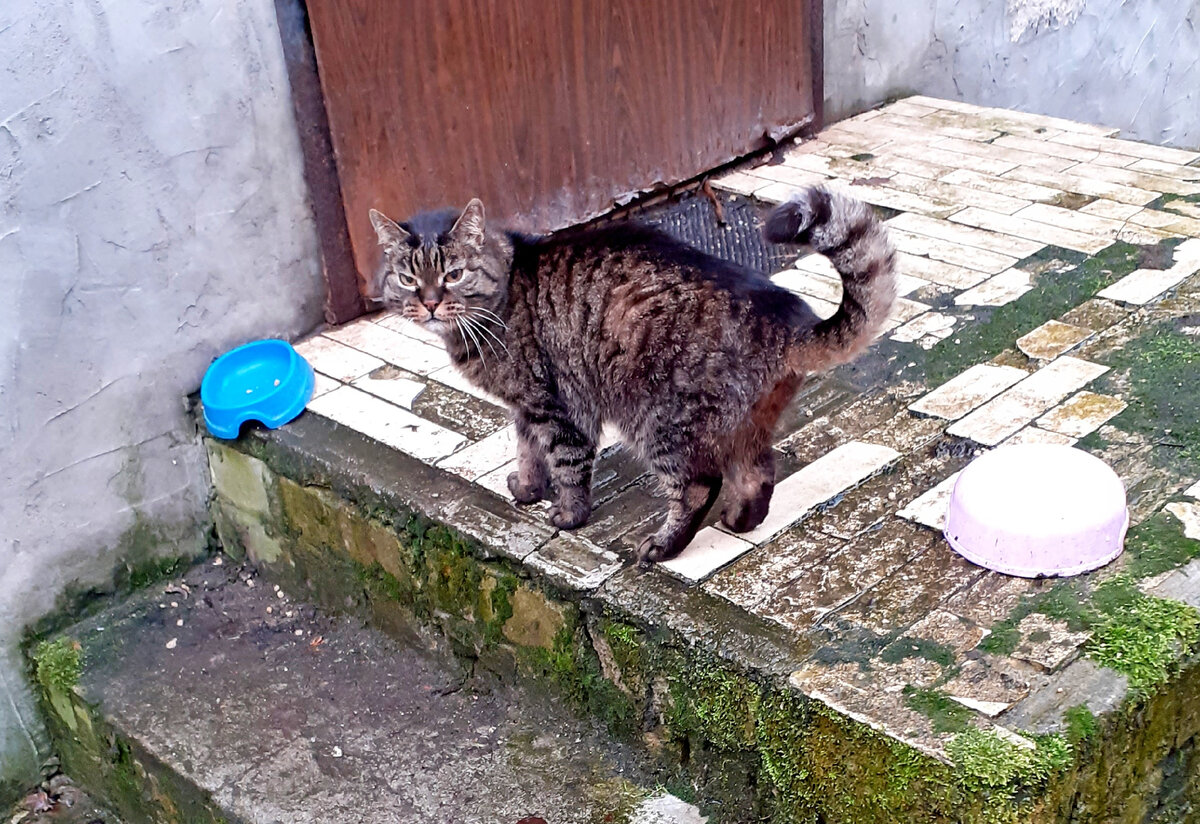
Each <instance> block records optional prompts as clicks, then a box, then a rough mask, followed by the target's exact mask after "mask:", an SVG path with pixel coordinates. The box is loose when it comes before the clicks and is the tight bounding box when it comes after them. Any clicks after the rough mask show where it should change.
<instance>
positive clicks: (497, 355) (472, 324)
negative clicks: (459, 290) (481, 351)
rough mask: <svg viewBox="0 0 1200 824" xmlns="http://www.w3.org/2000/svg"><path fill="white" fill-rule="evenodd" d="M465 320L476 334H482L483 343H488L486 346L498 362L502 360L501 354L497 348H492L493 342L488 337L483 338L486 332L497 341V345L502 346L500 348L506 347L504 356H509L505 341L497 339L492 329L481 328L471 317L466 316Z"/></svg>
mask: <svg viewBox="0 0 1200 824" xmlns="http://www.w3.org/2000/svg"><path fill="white" fill-rule="evenodd" d="M463 319H464V320H465V321H466V323H467V325H468V326H470V327H471V328H472V329H474V330H475V331H476V332H479V333H480V336H481V337H482V338H483V342H484V343H486V344H487V345H488V349H491V350H492V355H493V356H494V357H495V358H496V359H497V360H499V358H500V353H499V352H497V351H496V347H494V346H492V341H491V340H488V338H487V337H485V336H483V333H485V332H486V333H487V335H490V336H491V338H492V339H493V340H495V341H496V342H497V343H499V344H500V346H502V347H504V354H506V355H507V354H508V347H505V346H504V341H502V340H500V339H499V338H497V337H496V336H495V335H494V334H493V333H492V331H491V330H490V329H488V328H487V327H485V326H480V325H479V324H478V323H477V322H475V321H474V320H472V319H471V318H470V317H466V316H464V317H463Z"/></svg>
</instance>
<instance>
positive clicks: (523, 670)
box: [38, 416, 1200, 824]
mask: <svg viewBox="0 0 1200 824" xmlns="http://www.w3.org/2000/svg"><path fill="white" fill-rule="evenodd" d="M209 446H210V453H211V456H212V458H213V459H214V460H222V461H231V462H233V463H234V464H239V465H240V466H241V470H244V471H240V472H239V478H240V479H241V480H245V479H246V478H247V477H250V478H257V479H258V480H257V481H256V483H261V490H260V491H261V493H262V494H261V495H256V496H254V498H253V500H252V501H251V503H252V504H253V505H252V506H247V505H246V501H245V500H240V499H234V498H231V497H229V496H228V495H226V494H223V492H222V489H221V488H220V484H218V489H217V492H216V495H215V496H214V504H213V505H214V518H215V520H216V522H217V524H218V529H219V531H220V535H221V538H222V541H223V543H224V545H225V549H226V551H227V552H229V553H231V554H234V555H237V554H240V553H244V554H246V555H248V556H249V557H250V558H251V560H252V561H254V563H255V564H256V565H257V566H258V568H259V569H260V571H261V572H262V574H264V575H265V576H267V577H269V578H271V579H273V580H274V581H275V582H276V583H279V584H281V585H282V586H284V587H285V588H286V589H287V590H288V591H289V593H292V594H294V595H296V596H298V597H300V598H303V599H306V600H309V601H312V602H314V603H316V604H319V605H321V606H323V607H324V608H326V609H330V610H335V611H343V612H347V611H348V612H353V613H356V614H359V615H362V616H364V617H365V618H366V619H367V620H369V621H370V622H371V623H372V624H373V625H375V626H377V627H379V628H381V629H383V630H384V631H387V632H389V633H391V634H393V635H396V636H401V637H404V636H407V635H409V634H411V633H414V632H418V631H419V632H424V631H427V630H428V628H429V627H431V626H432V627H435V628H436V629H437V630H438V631H440V632H441V633H442V634H443V635H444V636H445V637H446V638H447V639H448V641H449V643H450V645H451V646H452V648H453V649H454V650H455V651H456V652H457V653H458V654H459V655H460V656H462V657H463V658H467V659H470V660H471V661H472V662H473V663H474V664H475V665H476V666H482V667H485V668H488V669H490V670H493V671H495V672H497V673H499V674H501V675H502V676H504V677H515V678H524V679H527V680H528V681H529V682H530V683H534V684H540V685H543V686H544V688H545V689H548V690H552V691H554V692H555V694H557V695H562V696H565V697H566V698H568V699H569V700H570V701H571V702H572V703H573V704H575V705H576V706H577V707H578V708H579V709H580V710H581V711H583V712H587V713H590V714H593V715H596V716H599V717H602V718H603V719H605V720H606V721H607V723H608V725H609V727H610V729H611V730H612V731H613V732H614V734H617V735H620V736H623V737H626V738H629V739H632V740H640V741H641V742H643V743H644V745H645V746H646V747H647V748H649V749H650V750H651V751H652V752H654V753H656V754H657V755H658V757H659V763H660V765H661V781H662V783H663V785H664V786H667V787H670V788H672V790H673V791H676V792H677V793H678V794H682V795H684V796H686V797H688V798H689V799H694V800H695V801H696V802H697V803H699V804H700V805H701V807H702V808H703V810H704V811H705V813H706V814H708V815H710V816H711V818H710V821H711V822H712V824H722V822H726V823H729V824H733V823H736V822H743V821H772V822H779V823H780V824H783V822H789V823H790V822H798V823H802V824H816V823H817V822H829V823H830V824H831V823H832V822H849V824H858V823H859V822H878V821H904V822H922V821H929V822H934V821H950V820H952V821H957V822H989V823H990V822H1017V821H1020V822H1047V824H1048V823H1049V822H1059V821H1108V820H1115V819H1113V818H1111V814H1110V812H1109V809H1110V802H1111V800H1112V799H1113V798H1118V797H1120V798H1128V799H1129V801H1128V803H1127V805H1126V808H1125V810H1124V812H1123V815H1125V816H1126V817H1125V818H1123V819H1121V820H1130V821H1148V822H1154V821H1161V822H1167V821H1171V820H1173V819H1171V818H1164V817H1162V811H1164V810H1176V809H1181V807H1180V805H1181V804H1193V803H1198V802H1200V798H1198V797H1197V796H1198V795H1200V788H1197V787H1196V786H1193V784H1194V783H1195V782H1191V783H1189V782H1188V781H1187V780H1186V776H1187V775H1188V774H1189V771H1188V770H1186V769H1185V770H1182V771H1181V770H1180V769H1179V767H1178V765H1180V764H1189V763H1192V761H1193V759H1195V758H1196V757H1197V755H1196V754H1195V746H1194V742H1195V741H1196V740H1197V736H1200V695H1198V694H1197V693H1200V677H1197V676H1200V661H1198V660H1197V659H1196V658H1195V657H1190V658H1188V659H1187V660H1185V661H1183V662H1182V663H1181V664H1179V665H1178V666H1175V667H1172V668H1171V669H1170V674H1169V676H1168V680H1167V681H1159V682H1156V683H1155V684H1154V686H1152V687H1150V688H1148V689H1146V690H1144V691H1143V692H1142V693H1141V694H1140V695H1139V696H1138V697H1137V698H1136V699H1135V701H1134V702H1132V703H1130V704H1128V705H1127V706H1126V707H1125V708H1124V709H1123V710H1122V711H1121V712H1119V713H1110V714H1108V715H1106V716H1102V717H1099V718H1094V717H1091V716H1090V715H1087V716H1085V714H1084V713H1083V712H1082V711H1077V712H1075V713H1073V715H1072V717H1071V719H1070V721H1071V726H1070V729H1069V730H1065V731H1064V732H1065V734H1064V735H1062V736H1057V735H1056V736H1046V737H1037V738H1035V739H1034V749H1033V750H1032V751H1029V750H1027V749H1026V748H1023V747H1020V746H1018V745H1014V744H1012V743H1011V742H1010V741H1009V740H1008V739H1004V738H998V737H997V736H996V735H995V734H994V733H992V732H989V731H987V730H985V729H981V728H980V726H977V722H974V721H973V718H961V717H955V718H952V719H949V720H948V721H947V723H949V724H950V725H951V727H952V731H953V732H954V733H956V734H957V737H955V738H954V739H953V740H952V743H951V745H950V746H949V747H948V752H949V754H950V755H951V756H952V758H951V759H950V760H952V761H953V762H954V763H947V762H946V761H942V760H939V759H936V758H933V757H931V756H930V755H927V754H925V753H922V752H919V751H917V750H915V749H913V748H911V747H909V746H907V745H905V744H903V743H901V742H899V741H897V740H896V739H894V738H891V737H889V736H887V735H884V734H882V733H880V732H877V731H876V730H874V729H872V728H870V727H869V726H867V725H866V724H865V723H862V722H860V721H858V720H855V719H852V718H849V717H847V716H846V715H844V714H842V713H840V712H837V711H835V710H834V709H832V708H831V707H829V706H828V705H826V704H824V703H822V702H821V701H818V700H814V699H810V698H808V697H806V696H805V695H803V694H801V693H800V692H799V691H797V690H796V689H794V688H793V687H791V686H790V685H789V683H788V676H789V675H790V673H791V672H793V671H794V670H795V669H796V668H797V666H798V664H799V663H800V662H801V661H803V660H805V659H806V658H807V657H808V656H809V655H810V654H811V653H812V651H813V647H812V645H811V644H809V643H808V642H806V641H805V640H804V639H797V638H795V637H790V636H789V635H788V634H787V633H783V632H781V631H779V630H778V628H771V627H768V626H765V625H763V626H760V625H757V624H754V623H752V620H753V619H750V618H749V617H748V616H746V615H744V614H742V613H740V612H738V611H737V610H736V609H735V608H734V607H733V606H732V605H730V604H728V603H725V602H723V601H719V599H714V598H710V597H709V596H705V595H704V594H703V593H702V592H700V591H698V590H697V589H695V588H691V589H689V588H687V587H684V586H682V585H681V584H678V585H677V584H676V583H675V582H673V581H670V580H669V579H667V578H665V577H663V576H645V577H643V578H638V577H637V576H636V574H635V573H634V572H633V571H632V570H624V571H622V572H619V573H617V575H615V576H614V577H613V578H611V579H610V580H609V582H608V583H607V584H605V585H604V586H602V587H599V588H591V589H582V590H581V589H577V588H573V587H572V586H570V585H569V584H567V583H564V582H563V581H562V580H561V579H559V578H556V577H555V576H553V575H548V574H545V571H544V569H539V568H538V567H537V566H536V565H531V564H530V563H526V562H523V561H522V552H526V553H527V552H528V551H529V548H528V547H526V548H525V549H520V548H518V547H516V546H515V545H514V544H513V543H512V542H511V541H512V536H513V535H514V534H519V535H524V536H525V537H524V538H522V540H528V541H532V542H535V543H536V542H538V541H541V542H543V543H544V542H546V541H549V540H552V536H551V535H550V534H549V533H548V532H546V531H545V530H543V531H541V532H539V531H538V529H537V527H536V526H533V525H531V523H530V521H522V520H521V519H520V518H519V517H516V516H509V515H507V513H506V515H505V517H511V520H510V521H505V522H504V528H505V530H507V531H501V532H496V533H488V532H487V530H488V529H490V527H489V526H487V524H484V526H483V527H480V525H479V522H478V517H482V518H483V519H484V520H485V521H486V518H487V516H488V514H489V511H490V510H489V507H492V506H494V504H493V503H490V502H489V501H488V500H475V501H474V503H470V502H469V500H468V499H469V498H470V496H471V495H475V496H478V495H480V493H479V492H478V490H473V489H472V488H471V487H470V486H469V485H467V484H465V483H463V482H460V481H458V480H457V479H454V478H450V477H449V476H447V475H445V473H439V472H437V471H436V470H434V469H432V468H430V467H426V466H424V465H421V464H418V463H417V462H415V461H412V462H409V461H407V459H404V458H403V456H394V455H390V454H389V455H388V460H387V461H386V462H384V461H379V460H378V452H377V450H378V447H377V446H376V445H374V444H373V443H371V442H369V441H367V440H365V439H363V438H361V437H360V436H357V435H353V434H351V433H348V432H347V431H346V430H341V429H340V428H338V427H336V425H333V424H330V423H328V422H326V421H322V420H320V419H315V418H311V417H307V416H306V417H305V418H302V419H301V420H300V421H298V422H297V425H293V426H292V427H288V429H287V430H284V431H282V432H275V433H261V432H258V433H252V434H250V435H248V436H245V437H243V438H242V439H241V440H240V441H238V442H236V443H233V444H230V443H218V442H210V445H209ZM381 464H387V465H388V466H389V467H390V468H387V469H385V470H380V469H379V468H378V467H379V466H380V465H381ZM468 505H470V506H475V507H476V508H475V509H473V510H470V517H471V518H472V521H471V523H463V521H462V517H463V516H462V515H461V514H459V513H460V512H461V507H465V506H468ZM499 512H505V510H499ZM499 512H498V513H497V514H499ZM477 516H478V517H477ZM472 530H475V532H474V534H471V531H472ZM521 530H525V532H523V533H522V532H521ZM481 531H482V533H483V534H482V535H481ZM505 540H509V541H510V542H509V543H508V544H507V545H506V544H505V543H504V542H505ZM64 643H68V644H69V643H70V642H69V641H67V642H64ZM59 651H60V652H62V648H59ZM76 652H77V653H78V654H79V656H80V657H79V659H78V660H80V661H82V665H83V666H84V667H86V666H87V650H86V649H83V650H76ZM65 657H67V658H69V656H65ZM66 663H69V661H67V662H66ZM60 670H61V671H62V672H64V673H65V674H66V675H67V676H69V674H70V667H69V666H66V667H58V666H57V665H50V664H47V668H46V673H47V675H46V679H45V680H46V681H48V682H49V684H50V685H53V684H55V683H59V682H60V681H61V682H62V683H60V684H59V686H60V687H61V686H63V685H64V684H65V683H66V682H68V681H69V680H70V679H69V677H67V678H63V679H60V678H59V677H58V675H57V673H59V671H60ZM38 682H39V683H40V684H41V685H42V689H43V697H44V699H45V700H44V706H45V708H46V713H47V716H48V717H49V719H50V724H51V728H52V729H53V731H54V736H55V739H56V741H57V742H58V745H59V750H60V751H61V752H62V753H63V758H64V763H66V764H67V765H68V768H69V769H72V770H77V771H78V772H79V774H80V775H81V776H82V777H83V779H84V781H85V782H86V783H87V784H88V785H89V786H96V787H101V788H105V789H106V790H107V792H106V794H108V795H111V796H112V797H114V799H115V800H116V801H117V802H118V805H120V803H119V802H120V798H122V797H124V798H126V799H130V801H129V803H130V805H131V807H137V805H139V804H140V805H142V808H143V809H144V810H146V811H148V812H143V813H141V814H138V815H134V814H132V813H129V812H127V813H126V814H127V815H128V816H129V818H130V820H131V821H144V820H155V821H176V820H180V821H183V820H187V821H207V820H218V819H217V818H215V816H217V815H219V811H216V810H214V809H213V808H212V807H211V806H205V804H206V803H207V802H206V801H205V799H203V798H199V799H197V797H196V792H197V791H196V790H195V788H190V789H189V788H188V787H173V786H172V785H171V781H172V780H174V779H172V777H171V776H163V775H159V773H158V771H157V766H156V765H155V764H154V763H153V762H152V759H147V758H145V757H144V756H143V755H142V754H139V753H138V751H137V750H136V747H135V745H134V744H133V743H131V742H122V741H121V740H119V738H118V737H117V736H115V735H114V734H113V733H112V730H111V729H109V728H107V727H105V725H104V721H103V719H100V718H98V717H95V713H94V712H93V711H91V710H89V708H87V707H86V706H83V702H82V701H81V699H80V697H79V696H78V695H77V694H76V693H75V692H74V691H73V690H67V691H66V695H65V698H66V701H67V702H68V703H69V704H70V706H71V708H72V712H71V713H69V714H67V713H64V712H62V707H63V701H62V700H57V701H56V700H55V699H53V698H52V697H51V694H52V693H53V692H56V691H59V690H58V688H57V687H55V688H53V689H51V688H50V687H48V686H47V684H46V683H45V682H43V680H42V679H41V678H39V679H38ZM938 698H939V696H938V695H936V694H932V693H931V694H923V695H920V696H914V697H912V700H913V701H914V702H917V703H921V704H923V705H925V704H929V705H931V706H932V705H937V706H940V702H939V701H938V700H937V699H938ZM56 705H57V706H56ZM951 714H952V715H954V713H951ZM64 715H65V716H66V717H65V718H64ZM69 718H73V719H74V721H75V726H74V727H72V726H71V724H70V723H69V722H68V719H69ZM984 726H986V725H984ZM998 742H999V743H998ZM128 762H133V763H134V764H136V765H138V766H135V767H132V768H126V767H124V766H122V765H124V764H127V763H128ZM76 765H79V766H76ZM1172 765H1175V766H1172ZM1181 775H1182V776H1183V777H1180V776H1181ZM135 790H136V791H135ZM121 793H123V795H121ZM185 805H196V806H192V807H189V809H190V810H191V812H189V813H188V814H187V815H180V814H179V813H178V812H177V811H179V810H182V809H183V808H184V806H185ZM172 810H175V811H176V812H172ZM123 811H124V809H123Z"/></svg>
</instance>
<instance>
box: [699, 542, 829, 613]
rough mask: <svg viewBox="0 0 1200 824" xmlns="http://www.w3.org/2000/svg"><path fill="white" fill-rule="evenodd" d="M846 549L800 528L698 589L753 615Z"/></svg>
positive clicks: (723, 571) (751, 553) (738, 561)
mask: <svg viewBox="0 0 1200 824" xmlns="http://www.w3.org/2000/svg"><path fill="white" fill-rule="evenodd" d="M846 545H847V542H846V541H843V540H842V539H841V538H837V537H835V536H833V535H830V534H828V533H826V532H820V531H816V530H810V529H806V528H805V527H804V525H803V524H801V525H800V526H797V527H795V528H793V529H789V530H787V531H786V532H784V533H783V534H782V535H780V536H779V537H778V538H776V539H775V540H774V541H772V542H771V543H769V544H767V545H765V546H761V547H758V548H756V549H755V550H754V551H753V552H748V553H747V554H746V555H744V556H742V558H740V559H739V560H737V561H736V562H734V563H733V564H732V565H730V566H728V567H726V568H725V569H722V570H720V571H719V572H717V573H716V574H715V575H713V576H712V577H711V578H709V579H708V580H707V581H705V582H704V583H703V584H701V587H702V588H703V589H704V591H705V592H708V593H711V594H713V595H719V596H721V597H722V598H724V599H726V600H728V601H731V602H733V603H734V604H737V605H738V606H740V607H741V608H742V609H744V610H747V611H749V612H756V611H757V610H758V609H759V608H760V607H761V605H762V604H764V603H765V602H766V601H767V600H768V599H769V598H770V597H771V596H772V595H773V594H774V593H775V592H776V591H777V590H778V589H779V588H781V587H783V586H785V585H786V584H788V583H789V582H790V581H792V580H794V579H795V578H797V577H798V576H799V575H801V574H803V572H804V571H805V570H806V569H809V568H810V567H813V566H814V565H816V564H818V563H820V562H821V560H822V559H825V558H831V557H833V556H834V555H836V554H837V553H839V552H840V551H841V550H842V549H844V548H845V547H846Z"/></svg>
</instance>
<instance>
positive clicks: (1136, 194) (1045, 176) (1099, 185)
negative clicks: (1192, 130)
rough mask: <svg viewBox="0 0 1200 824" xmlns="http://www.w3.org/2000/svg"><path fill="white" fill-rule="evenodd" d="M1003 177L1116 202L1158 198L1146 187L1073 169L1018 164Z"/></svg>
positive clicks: (1135, 202)
mask: <svg viewBox="0 0 1200 824" xmlns="http://www.w3.org/2000/svg"><path fill="white" fill-rule="evenodd" d="M1004 177H1006V178H1008V179H1010V180H1021V181H1024V182H1025V183H1036V184H1038V185H1039V186H1048V187H1050V188H1052V189H1059V190H1061V191H1064V192H1075V193H1076V194H1081V195H1090V196H1092V197H1103V198H1107V199H1109V200H1115V201H1117V202H1119V203H1129V204H1131V205H1134V206H1145V205H1146V204H1147V203H1149V202H1150V201H1152V200H1156V199H1157V198H1158V197H1159V193H1158V192H1155V191H1151V190H1149V189H1139V188H1136V187H1134V186H1125V185H1123V184H1120V183H1111V182H1109V181H1106V180H1097V179H1096V178H1094V177H1091V176H1087V175H1082V174H1076V173H1075V172H1074V171H1073V170H1072V171H1069V172H1047V171H1044V170H1041V169H1031V168H1029V167H1027V166H1018V167H1016V168H1015V169H1012V170H1011V171H1009V172H1006V173H1005V174H1004Z"/></svg>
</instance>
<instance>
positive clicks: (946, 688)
mask: <svg viewBox="0 0 1200 824" xmlns="http://www.w3.org/2000/svg"><path fill="white" fill-rule="evenodd" d="M1029 687H1030V678H1029V673H1027V672H1024V671H1022V670H1021V669H1019V668H1018V667H1016V666H1014V665H1013V663H1012V662H1011V661H1009V660H1007V659H1005V658H999V657H996V656H992V655H984V656H982V657H980V658H972V659H968V660H966V661H964V662H963V663H962V666H961V667H960V669H959V671H958V674H957V675H955V676H954V677H953V678H951V679H950V680H949V681H947V682H946V683H945V684H943V685H942V691H943V692H945V693H946V695H948V696H949V697H950V698H953V699H954V700H955V701H957V702H959V703H960V704H962V705H963V706H966V707H970V708H971V709H973V710H975V711H977V712H981V713H983V714H984V715H986V716H989V717H992V718H994V717H995V716H997V715H999V714H1000V713H1002V712H1004V711H1005V710H1007V709H1008V708H1009V707H1011V706H1012V705H1013V704H1015V703H1017V702H1018V701H1020V700H1021V699H1022V698H1024V697H1025V696H1027V695H1028V694H1029Z"/></svg>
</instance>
